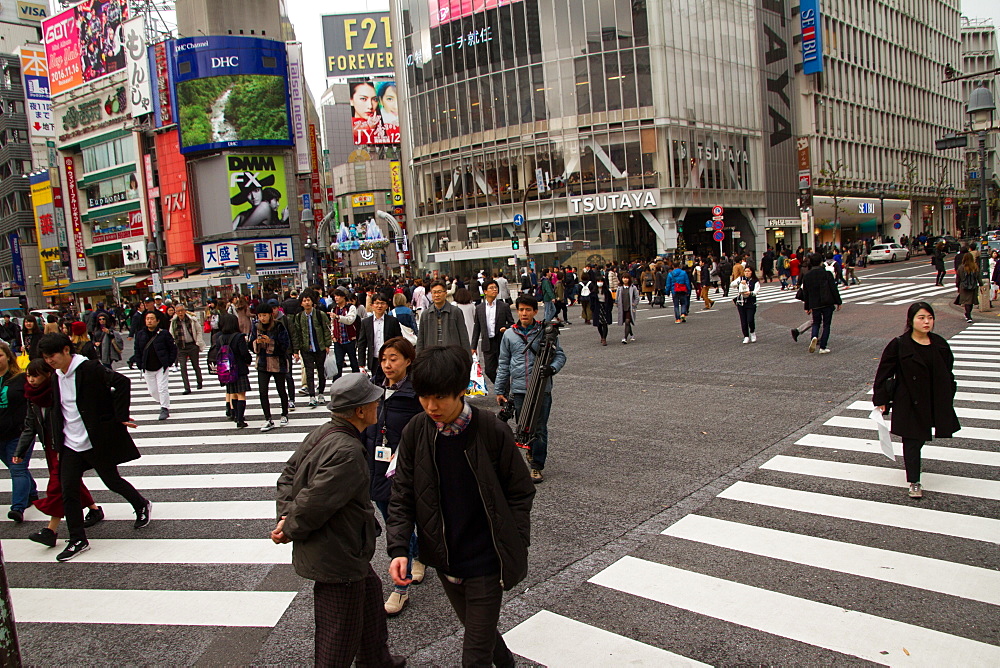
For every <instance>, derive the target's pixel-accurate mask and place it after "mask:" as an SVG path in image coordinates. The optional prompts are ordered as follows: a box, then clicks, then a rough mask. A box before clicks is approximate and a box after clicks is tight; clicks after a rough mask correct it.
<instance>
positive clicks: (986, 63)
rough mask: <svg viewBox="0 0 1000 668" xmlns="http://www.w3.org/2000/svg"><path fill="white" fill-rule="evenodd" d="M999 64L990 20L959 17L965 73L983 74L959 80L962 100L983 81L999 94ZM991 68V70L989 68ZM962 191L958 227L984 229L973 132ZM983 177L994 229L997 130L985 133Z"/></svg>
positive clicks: (998, 183)
mask: <svg viewBox="0 0 1000 668" xmlns="http://www.w3.org/2000/svg"><path fill="white" fill-rule="evenodd" d="M997 67H1000V55H998V53H997V29H996V26H995V25H994V24H993V21H991V20H984V19H969V18H966V17H964V16H963V17H962V70H961V73H962V74H964V75H971V74H976V73H979V72H983V73H984V74H983V75H982V76H977V77H973V78H970V79H965V80H964V81H963V82H962V100H968V99H969V95H970V94H971V93H972V90H973V89H974V88H976V87H978V86H980V85H984V86H986V87H987V88H989V89H990V90H991V91H993V96H994V98H998V97H1000V87H998V85H997V84H998V83H1000V76H997V73H996V71H995V70H996V68H997ZM991 70H994V71H992V72H991ZM964 169H965V173H964V176H965V177H966V178H965V182H964V185H965V191H966V192H965V193H964V196H963V197H961V198H960V199H959V200H958V209H957V213H958V220H957V224H958V227H960V228H963V229H969V230H971V229H977V230H979V231H984V230H985V226H983V225H981V224H980V223H979V201H978V200H979V171H980V160H979V139H978V137H976V136H975V135H972V136H970V137H969V146H968V150H967V151H966V153H965V168H964ZM986 179H987V184H986V186H987V201H988V202H989V216H990V221H993V226H992V227H991V228H990V229H995V225H996V221H997V219H998V215H997V214H998V210H1000V203H998V201H997V199H998V197H1000V173H998V170H997V133H996V132H991V133H988V134H987V136H986Z"/></svg>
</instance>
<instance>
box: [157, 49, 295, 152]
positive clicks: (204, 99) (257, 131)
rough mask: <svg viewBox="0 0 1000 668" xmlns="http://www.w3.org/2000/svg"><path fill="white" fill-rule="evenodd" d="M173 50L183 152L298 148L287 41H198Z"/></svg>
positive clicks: (172, 56)
mask: <svg viewBox="0 0 1000 668" xmlns="http://www.w3.org/2000/svg"><path fill="white" fill-rule="evenodd" d="M168 48H169V50H170V54H171V56H170V60H171V71H172V73H173V81H174V89H175V90H174V98H175V100H176V107H177V124H178V126H179V128H180V146H181V152H182V153H191V152H194V151H206V150H218V149H224V148H243V147H253V146H291V145H293V139H292V132H291V127H290V126H289V122H288V118H289V108H288V83H287V62H286V61H287V58H286V54H285V45H284V43H282V42H275V41H272V40H265V39H257V38H253V37H198V38H188V39H182V40H176V42H174V43H173V44H172V45H171V46H169V47H168Z"/></svg>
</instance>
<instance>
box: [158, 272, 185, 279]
mask: <svg viewBox="0 0 1000 668" xmlns="http://www.w3.org/2000/svg"><path fill="white" fill-rule="evenodd" d="M180 278H184V270H183V269H177V270H175V271H172V272H170V273H169V274H164V275H163V276H161V277H160V280H163V281H176V280H178V279H180Z"/></svg>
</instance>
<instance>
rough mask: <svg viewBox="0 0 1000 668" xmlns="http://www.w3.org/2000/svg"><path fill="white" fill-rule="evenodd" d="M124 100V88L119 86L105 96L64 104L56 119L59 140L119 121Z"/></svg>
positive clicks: (122, 112) (71, 137) (124, 105)
mask: <svg viewBox="0 0 1000 668" xmlns="http://www.w3.org/2000/svg"><path fill="white" fill-rule="evenodd" d="M125 102H126V100H125V88H124V87H120V88H117V89H114V90H112V91H111V92H110V93H109V94H108V95H106V96H105V95H102V96H100V97H95V98H91V99H88V100H84V101H83V102H79V103H77V104H71V105H68V106H66V107H65V108H63V110H62V112H61V113H60V117H59V120H58V125H57V127H58V128H59V130H60V132H61V133H62V134H60V135H59V140H60V141H66V140H68V139H73V138H74V137H80V136H82V135H85V134H89V133H91V132H94V131H96V130H102V129H104V128H106V127H108V126H109V125H111V124H113V123H115V122H118V121H120V120H121V119H120V117H121V116H122V115H123V114H124V113H125V112H126V111H127V106H126V104H125Z"/></svg>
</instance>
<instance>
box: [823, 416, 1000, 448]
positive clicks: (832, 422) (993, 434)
mask: <svg viewBox="0 0 1000 668" xmlns="http://www.w3.org/2000/svg"><path fill="white" fill-rule="evenodd" d="M868 410H869V411H870V410H871V409H870V408H869V409H868ZM823 424H824V426H827V427H846V428H848V429H865V430H867V431H877V427H876V426H875V423H874V422H872V421H871V420H870V419H869V418H866V417H865V418H853V417H845V416H843V415H835V416H833V417H832V418H830V419H829V420H827V421H826V422H824V423H823ZM953 438H971V439H973V440H976V441H998V440H1000V429H993V428H992V427H962V428H961V429H959V430H958V431H957V432H955V434H954V435H953Z"/></svg>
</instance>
